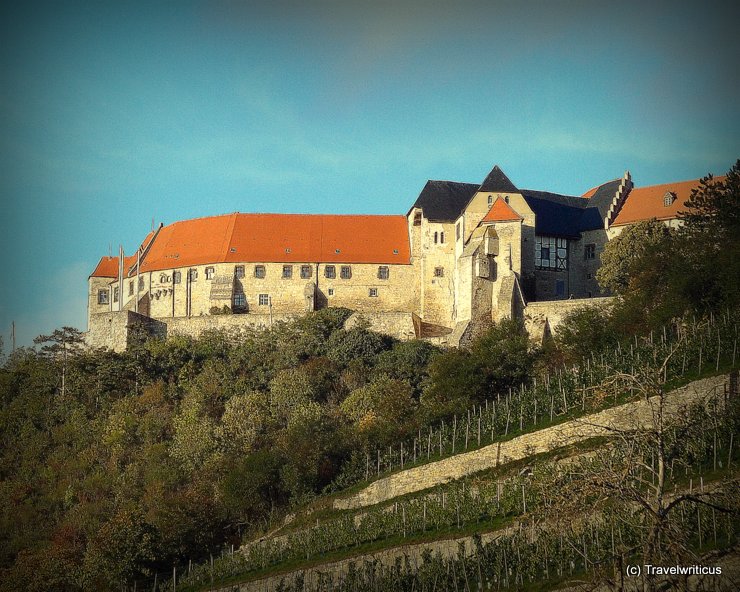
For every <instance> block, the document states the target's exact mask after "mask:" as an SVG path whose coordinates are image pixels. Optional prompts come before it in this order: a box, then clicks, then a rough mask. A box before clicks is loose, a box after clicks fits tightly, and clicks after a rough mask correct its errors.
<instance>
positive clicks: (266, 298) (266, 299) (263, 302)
mask: <svg viewBox="0 0 740 592" xmlns="http://www.w3.org/2000/svg"><path fill="white" fill-rule="evenodd" d="M259 304H260V306H267V305H269V304H270V295H269V294H260V295H259Z"/></svg>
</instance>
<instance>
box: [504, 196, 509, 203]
mask: <svg viewBox="0 0 740 592" xmlns="http://www.w3.org/2000/svg"><path fill="white" fill-rule="evenodd" d="M504 201H505V202H506V203H509V196H508V195H506V196H504Z"/></svg>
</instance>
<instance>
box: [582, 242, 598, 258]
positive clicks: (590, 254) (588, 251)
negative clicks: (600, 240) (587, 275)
mask: <svg viewBox="0 0 740 592" xmlns="http://www.w3.org/2000/svg"><path fill="white" fill-rule="evenodd" d="M583 258H584V259H595V258H596V245H595V244H593V243H591V244H588V245H586V246H585V247H584V248H583Z"/></svg>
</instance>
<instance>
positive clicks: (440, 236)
mask: <svg viewBox="0 0 740 592" xmlns="http://www.w3.org/2000/svg"><path fill="white" fill-rule="evenodd" d="M439 242H440V243H442V244H444V242H445V233H444V232H440V233H439Z"/></svg>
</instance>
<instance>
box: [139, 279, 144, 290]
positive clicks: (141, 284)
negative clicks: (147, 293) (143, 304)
mask: <svg viewBox="0 0 740 592" xmlns="http://www.w3.org/2000/svg"><path fill="white" fill-rule="evenodd" d="M143 289H144V278H143V277H142V276H139V292H141V291H142V290H143Z"/></svg>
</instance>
